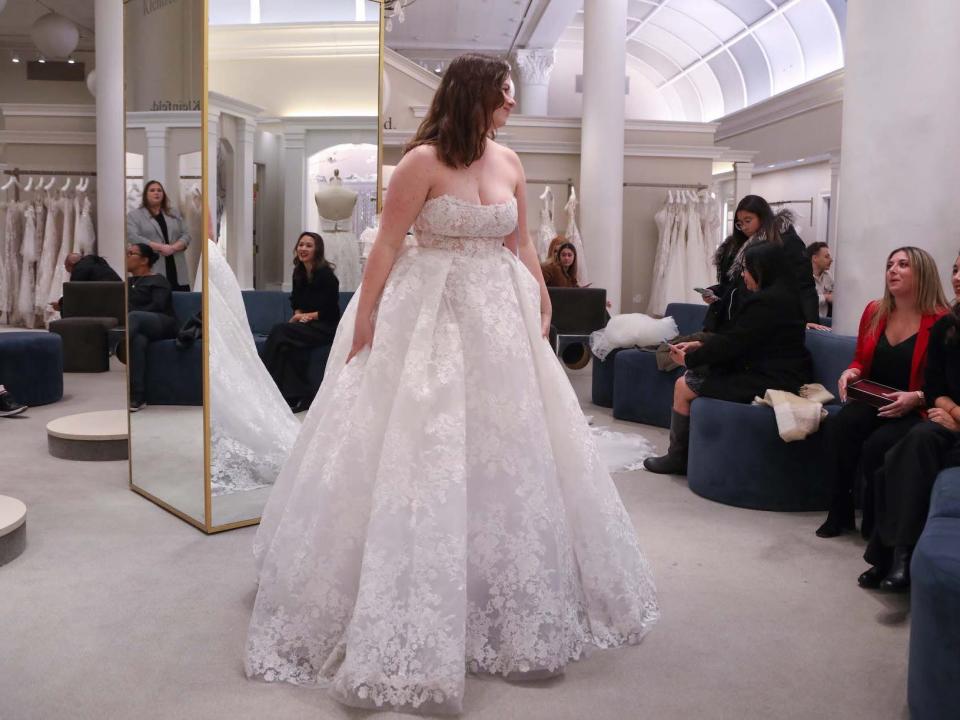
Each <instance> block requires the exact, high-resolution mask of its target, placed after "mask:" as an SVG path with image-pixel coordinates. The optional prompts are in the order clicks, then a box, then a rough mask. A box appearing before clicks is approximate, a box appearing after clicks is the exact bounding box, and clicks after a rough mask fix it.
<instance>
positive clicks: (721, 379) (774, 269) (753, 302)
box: [643, 241, 813, 475]
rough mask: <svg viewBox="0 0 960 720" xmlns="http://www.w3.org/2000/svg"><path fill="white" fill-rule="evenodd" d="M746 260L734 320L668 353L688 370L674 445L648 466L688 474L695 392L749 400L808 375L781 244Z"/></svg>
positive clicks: (759, 246) (676, 397) (793, 386)
mask: <svg viewBox="0 0 960 720" xmlns="http://www.w3.org/2000/svg"><path fill="white" fill-rule="evenodd" d="M743 265H744V267H743V280H744V284H745V290H746V293H745V297H744V299H743V300H742V301H741V302H740V303H739V304H738V307H737V310H736V312H735V314H734V315H733V316H732V317H731V318H730V320H729V321H727V322H725V323H724V324H723V325H722V326H721V328H720V329H719V330H718V331H717V332H715V333H708V334H707V336H706V338H705V339H704V340H703V341H702V342H700V341H693V342H686V343H678V344H677V345H674V346H671V349H670V356H671V357H672V358H673V359H674V361H676V362H677V363H679V364H680V365H685V366H686V367H687V368H689V369H688V370H687V372H686V373H685V374H684V375H682V376H680V377H679V378H677V382H676V384H675V385H674V391H673V415H672V419H671V422H670V449H669V450H668V451H667V454H666V455H664V456H662V457H657V458H647V459H646V460H645V461H644V463H643V465H644V467H645V468H646V469H647V470H649V471H650V472H655V473H668V474H671V475H683V474H686V471H687V444H688V439H689V436H690V404H691V403H692V402H693V400H694V399H696V398H697V397H700V396H703V397H712V398H717V399H720V400H729V401H732V402H741V403H749V402H751V401H752V400H753V398H754V397H755V396H757V395H760V396H762V395H763V394H764V393H766V391H767V390H770V389H773V390H787V391H789V392H797V391H799V389H800V386H801V385H803V384H804V383H807V382H809V381H810V378H811V375H812V372H813V367H812V363H811V360H810V353H809V352H808V351H807V348H806V346H805V345H804V340H805V325H806V319H805V317H804V314H803V310H802V309H801V307H800V301H799V300H798V299H797V296H796V292H795V289H794V284H793V279H792V276H791V275H790V270H789V268H788V266H787V262H786V259H785V257H784V250H783V248H782V247H781V246H780V245H777V244H775V243H772V242H769V241H761V242H757V243H753V244H751V246H750V247H748V248H747V250H746V252H745V253H744V256H743Z"/></svg>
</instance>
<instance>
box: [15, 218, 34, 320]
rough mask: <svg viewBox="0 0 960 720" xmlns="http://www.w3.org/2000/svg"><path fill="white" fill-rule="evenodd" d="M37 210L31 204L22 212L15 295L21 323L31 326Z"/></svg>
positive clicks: (32, 317)
mask: <svg viewBox="0 0 960 720" xmlns="http://www.w3.org/2000/svg"><path fill="white" fill-rule="evenodd" d="M36 250H37V211H36V209H35V208H34V207H33V205H27V209H26V210H25V211H24V213H23V241H22V245H21V249H20V254H21V257H22V263H21V269H20V287H19V290H18V295H17V315H18V316H19V318H20V320H21V321H22V322H23V324H24V325H25V326H26V327H28V328H32V327H33V325H34V321H35V319H36V314H35V313H34V308H33V306H34V302H35V300H36V297H35V296H34V292H35V291H36V280H35V272H36V267H37V251H36Z"/></svg>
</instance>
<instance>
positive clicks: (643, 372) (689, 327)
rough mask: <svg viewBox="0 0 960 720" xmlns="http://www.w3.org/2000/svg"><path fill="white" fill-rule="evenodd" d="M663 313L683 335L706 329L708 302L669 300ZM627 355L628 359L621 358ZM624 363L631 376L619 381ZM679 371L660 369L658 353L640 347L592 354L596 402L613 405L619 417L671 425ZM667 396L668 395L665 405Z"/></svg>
mask: <svg viewBox="0 0 960 720" xmlns="http://www.w3.org/2000/svg"><path fill="white" fill-rule="evenodd" d="M664 315H665V316H670V317H672V318H673V319H674V321H675V322H676V323H677V330H678V332H679V333H680V334H681V335H690V334H691V333H695V332H699V331H700V330H702V329H703V320H704V318H705V317H706V315H707V306H706V305H696V304H693V303H670V304H669V305H667V309H666V312H665V313H664ZM624 356H626V357H628V358H629V359H628V360H626V361H624V360H618V358H622V357H624ZM621 364H624V366H625V367H627V368H628V369H627V374H628V377H626V378H623V379H622V380H621V381H620V383H619V384H618V383H617V374H618V372H619V368H620V367H621ZM679 375H680V371H679V370H675V371H672V372H668V373H666V372H661V371H659V370H657V361H656V355H655V354H654V353H652V352H645V351H643V350H638V349H637V348H623V349H620V350H614V351H613V352H611V353H610V354H609V355H607V357H606V358H604V359H603V360H599V359H597V358H596V357H594V358H593V393H592V394H593V398H592V399H593V404H594V405H599V406H601V407H612V408H613V416H614V417H615V418H618V419H620V420H632V421H633V422H640V423H646V424H647V425H658V426H660V427H669V426H670V406H671V405H672V404H673V383H674V381H675V380H676V379H677V377H678V376H679ZM666 385H669V386H670V387H669V391H668V392H669V394H668V395H665V394H664V392H665V391H664V386H666ZM664 397H667V405H666V409H664V407H663V398H664Z"/></svg>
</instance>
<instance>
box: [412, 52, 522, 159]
mask: <svg viewBox="0 0 960 720" xmlns="http://www.w3.org/2000/svg"><path fill="white" fill-rule="evenodd" d="M509 74H510V64H509V63H507V62H506V61H505V60H501V59H500V58H496V57H492V56H490V55H477V54H469V55H461V56H460V57H458V58H457V59H456V60H454V61H453V62H452V63H450V65H449V67H448V68H447V71H446V72H445V73H444V75H443V79H442V80H441V81H440V87H439V88H437V92H436V93H435V94H434V96H433V100H432V101H431V103H430V109H429V110H428V111H427V116H426V117H425V118H424V119H423V122H422V123H420V127H419V128H418V129H417V134H416V135H414V137H413V139H412V140H411V141H410V142H409V143H408V144H407V147H406V149H405V151H404V152H409V151H410V150H412V149H413V148H415V147H418V146H420V145H433V146H434V147H435V148H436V149H437V157H439V158H440V160H441V162H443V163H444V164H445V165H449V166H450V167H452V168H458V167H468V166H469V165H470V164H471V163H472V162H473V161H474V160H477V159H479V158H480V156H481V155H483V151H484V149H485V148H486V146H487V138H488V137H492V131H493V113H494V111H496V110H497V109H498V108H500V107H502V106H503V103H504V100H503V83H504V82H505V81H506V79H507V76H508V75H509Z"/></svg>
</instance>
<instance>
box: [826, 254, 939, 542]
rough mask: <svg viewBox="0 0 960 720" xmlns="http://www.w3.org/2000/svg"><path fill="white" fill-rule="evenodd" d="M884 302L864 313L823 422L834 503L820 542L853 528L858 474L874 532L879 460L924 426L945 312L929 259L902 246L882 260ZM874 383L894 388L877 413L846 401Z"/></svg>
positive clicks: (867, 528)
mask: <svg viewBox="0 0 960 720" xmlns="http://www.w3.org/2000/svg"><path fill="white" fill-rule="evenodd" d="M885 281H886V282H885V287H884V293H883V297H882V298H880V299H879V300H873V301H871V302H870V303H869V304H868V305H867V307H866V309H865V310H864V311H863V316H862V317H861V319H860V330H859V332H858V334H857V348H856V352H855V354H854V358H853V362H852V363H850V367H849V368H847V369H846V370H844V371H843V374H841V375H840V380H839V382H838V383H837V385H838V388H839V391H840V400H841V401H842V402H844V403H846V404H845V405H844V407H843V408H842V409H841V410H840V412H839V413H837V414H836V415H834V416H833V417H831V418H830V419H829V421H828V422H827V423H826V427H825V428H824V429H825V432H826V433H827V446H828V449H829V450H828V451H829V454H830V457H829V459H828V462H829V464H830V466H831V467H830V468H829V471H830V472H831V473H832V477H833V497H832V500H831V504H830V512H829V513H828V515H827V519H826V520H825V521H824V523H823V524H822V525H821V526H820V527H819V528H818V529H817V535H818V536H820V537H835V536H837V535H840V534H842V533H844V532H846V531H848V530H853V529H854V488H855V487H856V485H857V483H856V476H857V472H858V468H859V472H860V473H861V475H862V478H863V480H864V488H865V497H864V502H863V507H864V510H865V512H864V517H863V525H862V528H861V529H862V531H863V534H864V537H869V535H870V532H871V530H872V512H871V511H870V510H871V508H872V506H873V504H872V500H871V497H870V493H871V488H872V486H871V478H872V475H873V473H874V472H876V470H878V469H879V468H880V467H881V465H882V464H883V456H884V454H885V453H886V452H887V450H889V449H890V448H891V447H893V446H894V445H895V444H896V443H897V441H899V440H900V438H902V437H903V436H904V435H906V434H907V432H908V431H909V430H910V428H911V427H912V426H913V425H915V424H916V423H918V422H920V421H921V420H922V419H923V414H922V413H923V410H924V408H925V403H924V396H923V371H924V367H925V366H926V361H927V344H928V342H929V337H930V328H931V327H932V326H933V324H934V323H935V322H936V321H937V319H938V318H940V316H942V315H943V314H944V313H946V312H947V309H948V302H947V299H946V297H945V296H944V294H943V287H942V285H941V284H940V276H939V274H938V273H937V266H936V263H935V262H934V260H933V258H932V257H931V256H930V253H928V252H927V251H926V250H922V249H921V248H918V247H912V246H907V247H900V248H897V249H896V250H894V251H893V252H891V253H890V254H889V255H888V256H887V263H886V274H885ZM858 380H871V381H873V382H875V383H880V384H881V385H886V386H888V387H892V388H895V390H894V391H891V392H889V393H887V396H886V397H887V398H888V399H889V402H888V403H886V404H884V405H882V406H881V407H879V408H878V407H875V406H873V405H870V404H868V403H867V402H864V401H860V400H852V401H850V402H847V400H848V397H847V388H848V386H849V385H851V384H852V383H855V382H856V381H858Z"/></svg>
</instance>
